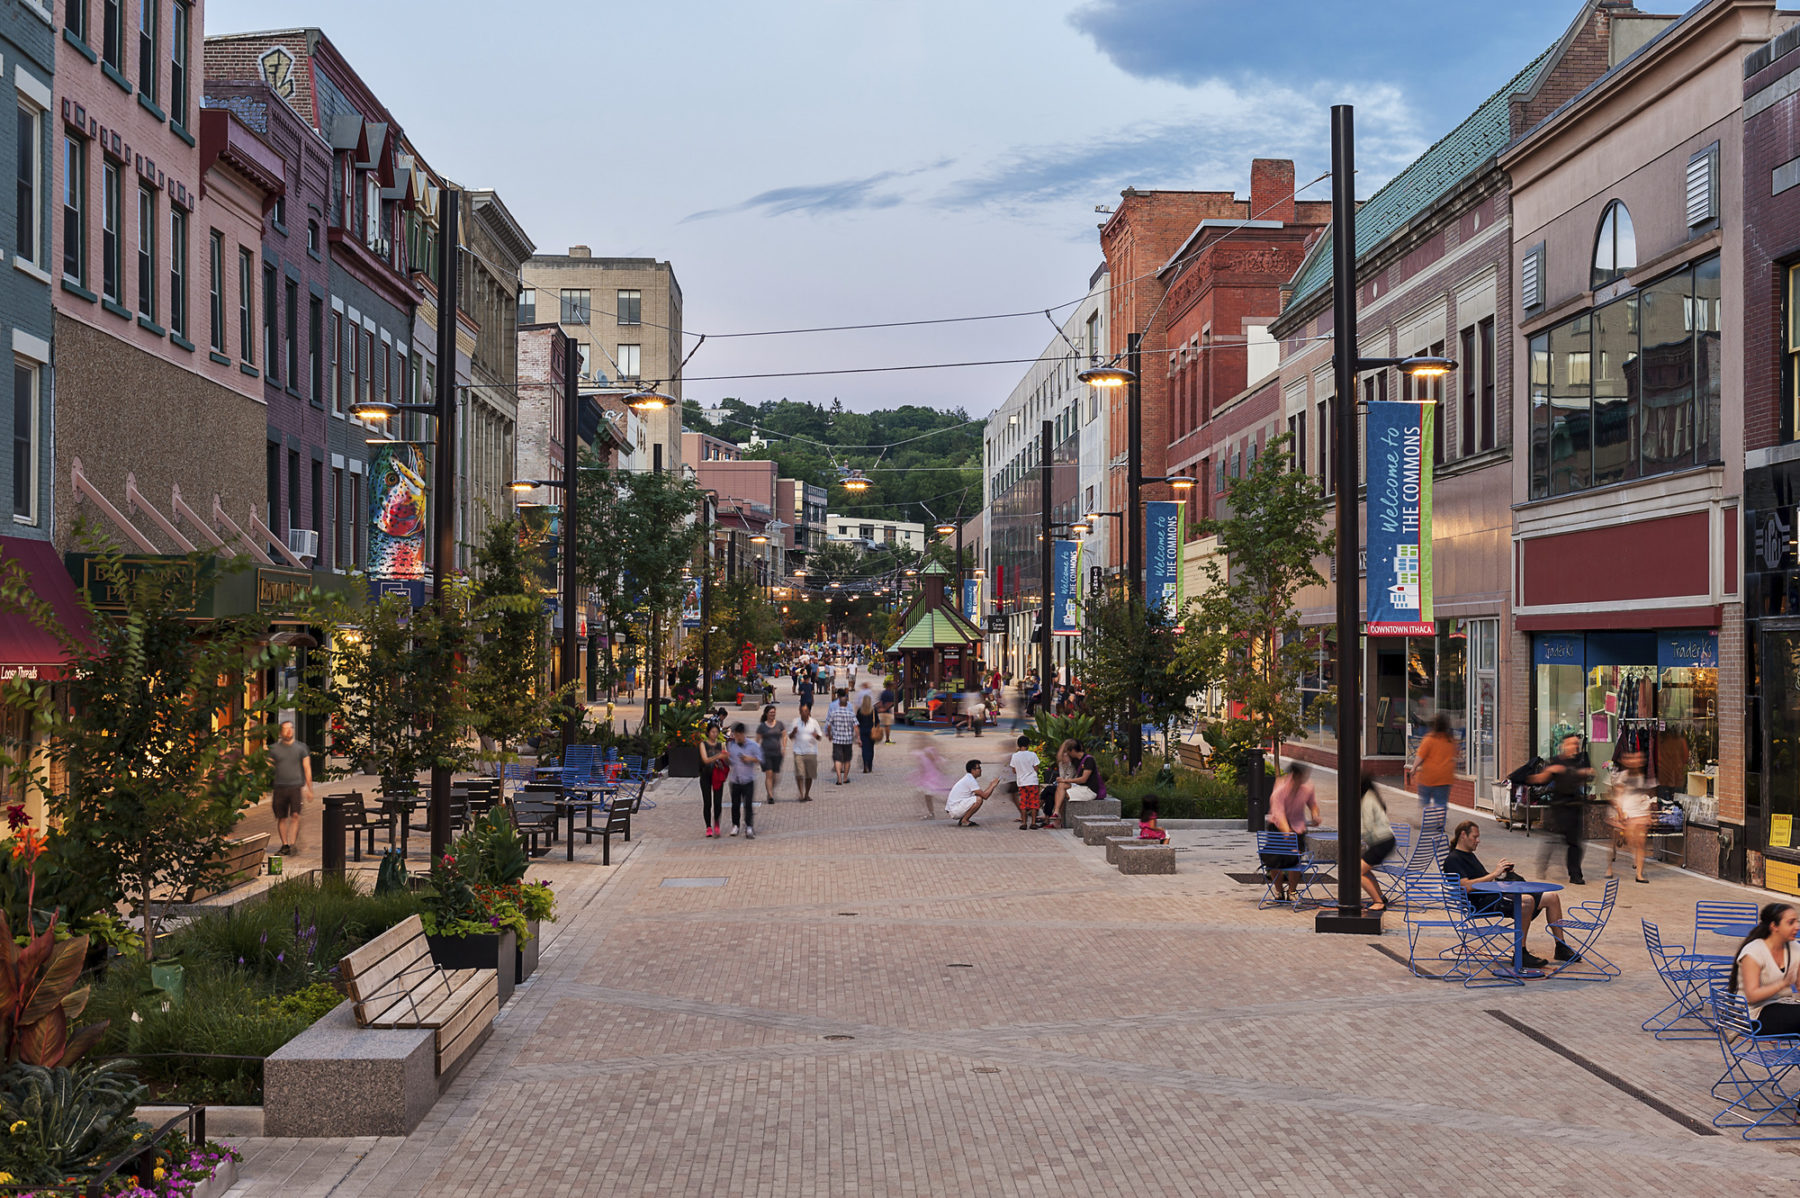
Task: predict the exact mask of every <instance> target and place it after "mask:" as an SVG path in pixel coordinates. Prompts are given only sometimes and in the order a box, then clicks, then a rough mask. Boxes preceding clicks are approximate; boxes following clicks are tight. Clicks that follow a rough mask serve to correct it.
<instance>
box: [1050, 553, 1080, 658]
mask: <svg viewBox="0 0 1800 1198" xmlns="http://www.w3.org/2000/svg"><path fill="white" fill-rule="evenodd" d="M1080 548H1081V546H1080V544H1079V543H1078V542H1076V541H1058V542H1056V557H1055V558H1054V559H1053V561H1052V563H1051V570H1050V584H1051V587H1052V589H1053V590H1054V591H1055V595H1056V597H1055V600H1054V602H1052V603H1051V605H1050V631H1051V632H1052V633H1054V634H1055V635H1057V636H1078V635H1080V632H1081V630H1080V629H1079V628H1077V627H1076V617H1075V604H1076V601H1077V593H1076V592H1077V588H1078V587H1079V586H1080V582H1079V579H1080V578H1081V572H1080V566H1079V562H1080V555H1079V550H1080Z"/></svg>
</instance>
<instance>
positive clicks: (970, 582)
mask: <svg viewBox="0 0 1800 1198" xmlns="http://www.w3.org/2000/svg"><path fill="white" fill-rule="evenodd" d="M980 589H981V583H980V582H979V581H977V580H976V579H973V578H965V579H963V604H962V613H963V619H965V620H973V619H974V618H975V613H976V611H977V610H979V605H980V598H979V595H978V592H979V591H980Z"/></svg>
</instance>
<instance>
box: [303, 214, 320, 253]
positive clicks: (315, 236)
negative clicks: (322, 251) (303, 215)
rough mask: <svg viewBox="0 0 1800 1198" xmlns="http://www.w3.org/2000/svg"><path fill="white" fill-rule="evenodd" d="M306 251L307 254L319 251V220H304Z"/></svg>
mask: <svg viewBox="0 0 1800 1198" xmlns="http://www.w3.org/2000/svg"><path fill="white" fill-rule="evenodd" d="M306 252H307V253H309V254H317V253H318V252H319V222H318V221H316V220H311V219H309V220H308V221H307V222H306Z"/></svg>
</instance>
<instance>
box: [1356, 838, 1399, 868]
mask: <svg viewBox="0 0 1800 1198" xmlns="http://www.w3.org/2000/svg"><path fill="white" fill-rule="evenodd" d="M1393 854H1394V838H1393V837H1392V836H1388V837H1384V838H1383V839H1381V840H1377V841H1376V842H1375V843H1374V844H1371V845H1369V846H1368V847H1366V848H1364V849H1363V851H1362V859H1363V861H1364V862H1365V863H1367V864H1369V865H1380V864H1381V863H1382V862H1383V861H1386V860H1387V859H1388V858H1389V857H1391V856H1393Z"/></svg>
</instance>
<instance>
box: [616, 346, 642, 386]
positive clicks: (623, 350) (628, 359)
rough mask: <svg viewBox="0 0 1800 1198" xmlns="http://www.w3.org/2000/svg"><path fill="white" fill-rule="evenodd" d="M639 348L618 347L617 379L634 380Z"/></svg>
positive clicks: (637, 372) (636, 372)
mask: <svg viewBox="0 0 1800 1198" xmlns="http://www.w3.org/2000/svg"><path fill="white" fill-rule="evenodd" d="M640 348H641V347H640V346H636V345H621V346H620V347H619V377H620V378H622V379H635V378H637V377H638V374H639V371H638V350H639V349H640Z"/></svg>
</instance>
